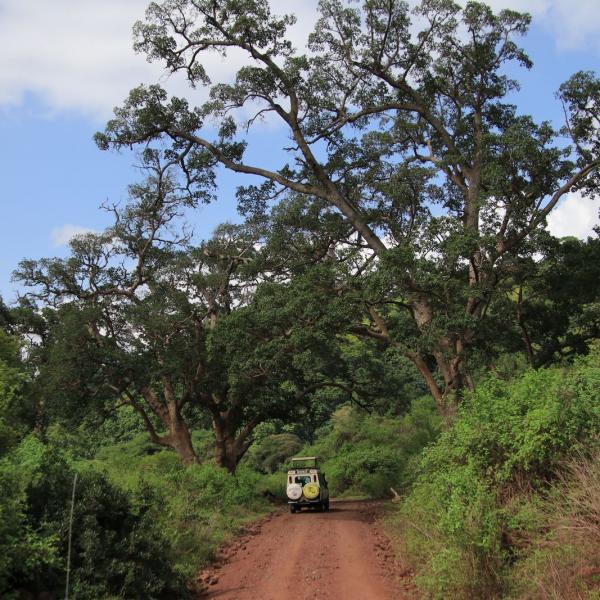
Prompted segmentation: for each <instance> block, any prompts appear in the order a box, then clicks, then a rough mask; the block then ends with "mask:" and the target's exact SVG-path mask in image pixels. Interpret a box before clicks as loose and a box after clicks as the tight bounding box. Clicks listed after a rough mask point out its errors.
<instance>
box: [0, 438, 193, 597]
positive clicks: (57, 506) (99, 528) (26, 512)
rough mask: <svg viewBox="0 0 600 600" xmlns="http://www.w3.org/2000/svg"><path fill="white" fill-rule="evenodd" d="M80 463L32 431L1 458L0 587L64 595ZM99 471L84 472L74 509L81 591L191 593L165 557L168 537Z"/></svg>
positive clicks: (75, 576)
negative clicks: (75, 466)
mask: <svg viewBox="0 0 600 600" xmlns="http://www.w3.org/2000/svg"><path fill="white" fill-rule="evenodd" d="M74 474H75V471H74V470H73V467H72V466H71V465H70V464H69V463H68V462H67V460H66V459H65V457H64V455H63V454H61V452H60V451H58V450H56V449H53V448H51V447H47V446H44V445H43V444H42V443H40V442H39V441H38V440H37V439H36V438H35V437H33V436H30V437H27V438H25V439H24V440H23V441H22V442H21V444H20V445H19V446H18V447H17V448H16V449H15V450H14V452H12V453H11V454H9V455H8V456H7V457H6V458H5V459H4V460H3V461H2V463H1V464H0V491H1V492H2V493H1V497H0V530H1V531H2V532H3V534H4V535H2V537H1V540H2V541H1V542H0V550H2V551H3V552H2V553H1V554H2V556H4V557H5V558H4V560H2V561H0V593H1V595H2V597H3V598H11V597H15V598H16V597H19V596H20V595H22V594H23V593H29V594H40V593H44V592H45V593H50V594H54V595H62V594H63V592H64V585H65V576H66V555H67V542H68V531H69V512H70V504H71V493H72V485H73V479H74ZM148 508H149V507H148V505H145V504H144V503H143V502H141V501H138V502H137V503H136V505H135V506H134V505H133V504H132V502H131V500H130V499H129V498H128V497H127V495H126V494H125V493H124V492H122V491H120V490H118V489H117V488H115V487H114V486H113V485H111V484H110V483H109V482H108V480H107V479H106V478H105V477H104V476H102V475H101V474H99V473H94V472H91V471H89V470H86V471H82V472H80V473H79V474H78V482H77V487H76V494H75V505H74V509H75V510H74V515H73V545H72V555H71V573H72V577H71V582H72V585H71V590H72V593H73V596H74V597H77V598H81V599H82V600H85V599H90V600H91V599H98V598H108V597H119V598H131V599H135V598H139V599H140V600H141V599H146V598H147V599H153V598H156V599H162V598H172V597H178V598H183V597H185V596H186V589H185V585H184V583H185V580H184V579H183V578H182V577H180V576H178V575H177V573H176V572H175V571H174V570H173V569H172V568H171V566H170V565H169V563H168V562H165V561H164V560H163V547H164V545H165V540H164V538H163V537H162V535H161V533H160V532H159V530H158V529H157V528H156V527H155V525H154V523H153V522H152V521H151V520H150V519H148V518H147V517H146V513H147V512H148Z"/></svg>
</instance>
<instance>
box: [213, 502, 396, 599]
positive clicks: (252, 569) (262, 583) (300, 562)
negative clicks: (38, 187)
mask: <svg viewBox="0 0 600 600" xmlns="http://www.w3.org/2000/svg"><path fill="white" fill-rule="evenodd" d="M373 521H374V518H373V505H372V504H370V503H366V502H332V503H331V510H330V512H328V513H320V512H312V511H311V512H301V513H299V514H295V515H292V514H289V513H283V512H281V513H278V514H276V515H275V516H273V517H271V518H270V519H268V520H266V521H264V522H263V523H262V524H261V525H260V526H258V527H257V531H254V532H252V533H251V534H250V535H248V536H245V537H243V538H241V539H240V540H238V541H237V542H236V543H235V544H234V545H233V546H231V547H230V548H229V549H226V550H225V551H224V556H223V557H222V561H223V564H222V566H221V567H217V568H215V569H213V570H211V571H209V572H205V573H204V580H205V582H206V583H207V584H208V592H207V593H206V594H205V595H204V596H202V597H203V598H211V599H218V600H250V599H252V600H286V599H293V600H308V599H309V598H310V600H402V599H404V598H405V597H406V596H405V595H404V594H403V593H402V591H401V590H400V588H399V583H398V579H397V577H396V572H395V571H396V564H395V561H394V558H393V555H392V551H391V549H390V545H389V542H388V540H387V539H386V538H385V536H384V535H383V534H382V533H381V531H380V530H379V529H378V527H377V526H376V525H375V524H374V523H373Z"/></svg>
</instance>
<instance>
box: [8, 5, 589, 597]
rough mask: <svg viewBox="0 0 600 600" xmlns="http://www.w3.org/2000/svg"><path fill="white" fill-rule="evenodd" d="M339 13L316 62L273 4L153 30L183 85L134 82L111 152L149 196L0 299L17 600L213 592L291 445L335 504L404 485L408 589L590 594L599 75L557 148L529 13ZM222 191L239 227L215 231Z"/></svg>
mask: <svg viewBox="0 0 600 600" xmlns="http://www.w3.org/2000/svg"><path fill="white" fill-rule="evenodd" d="M319 11H320V12H319V15H320V17H319V20H318V22H317V24H316V26H315V29H314V31H313V33H312V34H311V35H310V38H309V44H308V46H307V47H306V48H301V49H297V48H294V47H293V45H292V44H291V42H290V41H289V40H288V38H287V35H286V31H287V30H288V28H289V27H290V26H292V25H293V23H294V17H293V15H287V16H277V15H276V14H274V13H273V12H272V9H271V5H270V4H269V2H267V0H220V1H217V0H160V1H159V2H152V3H151V4H150V5H149V7H148V9H147V12H146V16H145V18H144V19H143V20H141V21H139V22H138V23H136V24H135V25H134V30H133V31H134V47H135V49H136V51H138V52H140V53H142V54H143V55H145V56H147V58H148V59H149V60H151V61H156V62H158V63H159V64H161V65H162V66H163V68H164V72H165V74H176V73H183V74H184V75H185V77H186V79H187V81H188V83H189V95H188V96H186V97H175V96H170V95H169V94H168V93H167V91H166V90H165V89H164V88H163V87H161V86H160V85H150V86H139V87H135V88H133V89H132V90H131V92H130V94H129V96H128V97H127V98H126V99H125V100H123V101H122V102H121V104H120V105H119V106H118V107H117V108H115V110H114V116H113V118H112V119H111V120H110V121H108V123H106V126H105V127H104V129H103V130H102V131H100V132H98V133H97V134H96V136H95V142H96V144H97V146H98V148H99V150H102V151H119V150H121V149H128V150H131V149H132V150H134V151H135V152H136V156H137V160H138V162H139V164H140V165H141V169H140V170H141V175H140V178H139V180H137V181H135V182H132V183H131V185H130V187H129V197H128V200H127V201H126V202H122V203H115V204H110V203H107V204H105V205H103V206H102V210H104V211H106V212H107V213H108V215H109V217H110V220H111V225H110V226H109V227H107V228H106V229H105V230H104V231H102V232H99V233H87V234H83V235H80V236H77V237H75V238H73V240H72V241H71V243H70V250H69V255H68V256H67V257H66V258H53V257H48V258H43V259H38V260H32V259H29V258H26V257H25V258H24V259H23V260H22V262H21V263H20V264H19V265H15V271H14V273H13V278H14V281H15V282H16V283H18V285H20V286H22V289H23V290H24V292H23V294H22V295H21V296H20V298H19V300H18V302H16V303H13V304H8V303H6V302H1V301H0V596H1V597H2V598H6V599H7V600H11V599H12V600H17V599H40V600H41V599H42V598H43V599H46V600H48V599H53V598H61V597H63V596H64V595H65V588H67V594H68V593H69V592H68V590H69V589H70V594H71V596H72V597H73V598H78V599H80V600H86V599H90V600H92V599H95V600H97V599H116V598H122V599H140V600H141V599H157V600H160V599H167V598H192V597H196V594H198V593H199V592H200V588H199V584H198V582H197V580H196V575H197V574H198V572H199V571H200V570H201V569H202V568H203V567H204V566H206V565H208V564H210V562H211V561H212V560H213V559H214V557H215V554H216V552H217V550H218V548H219V547H220V545H221V544H223V543H224V542H227V541H229V540H231V539H232V538H234V537H235V536H236V535H237V534H238V532H239V531H240V529H241V528H243V527H244V526H245V525H246V524H248V523H251V522H253V521H254V520H256V519H258V518H260V517H261V516H264V515H266V514H268V513H270V512H272V511H273V510H279V507H280V505H281V506H283V505H284V502H285V486H284V482H285V475H284V473H285V471H286V469H287V465H288V459H289V458H291V457H292V456H295V455H317V456H320V457H321V459H322V461H323V464H324V468H325V470H326V472H327V475H328V478H329V481H330V487H331V493H332V495H333V496H335V497H344V496H347V497H355V496H360V497H367V498H371V499H388V500H389V499H391V497H392V494H393V493H394V494H395V493H396V492H397V494H399V497H398V498H396V500H397V501H395V502H394V503H393V504H391V503H389V506H387V505H386V506H387V508H386V510H385V516H384V517H383V518H382V519H383V524H384V526H385V528H386V531H387V532H388V534H389V536H390V538H391V539H392V541H393V543H394V548H395V551H396V552H397V553H398V556H402V560H403V561H404V562H405V564H406V565H407V568H409V569H410V571H411V573H413V575H414V582H415V583H414V594H415V597H416V598H432V599H433V598H435V599H441V598H445V599H448V598H452V599H458V600H460V599H465V600H467V599H482V600H483V599H493V598H506V599H526V598H527V599H534V598H536V599H537V598H539V599H540V600H541V599H545V598H557V599H558V598H562V599H565V600H570V599H580V598H590V599H593V598H598V597H600V438H599V437H598V436H599V431H600V400H599V396H600V231H599V230H598V229H596V233H595V235H594V236H592V237H589V238H588V239H587V240H581V239H577V238H575V237H565V238H557V237H554V236H553V235H552V234H551V233H550V232H549V230H548V228H547V217H548V216H549V215H550V214H551V212H552V211H553V210H554V209H555V208H556V206H557V205H559V203H560V202H561V201H562V200H564V198H566V197H567V196H568V195H569V194H573V193H578V194H581V195H582V196H583V197H584V198H589V199H592V198H595V197H597V196H598V194H599V190H600V187H599V186H600V174H599V169H598V167H599V165H600V136H599V132H600V79H599V78H598V76H597V75H596V74H595V73H593V72H590V71H579V72H576V73H574V74H573V75H572V76H571V77H570V78H569V79H568V80H567V81H565V82H564V83H563V84H562V85H561V86H560V88H559V89H558V90H557V91H556V97H555V98H554V99H553V101H554V102H556V103H558V104H559V105H560V106H561V110H563V111H564V124H563V126H562V127H561V128H555V127H554V126H553V125H552V124H551V123H549V122H546V121H541V122H538V120H537V117H536V115H528V114H522V113H521V112H520V110H519V109H518V98H519V79H518V74H519V72H520V71H521V70H523V69H525V70H527V69H535V65H533V64H532V61H531V60H530V58H529V57H528V55H527V54H526V53H525V51H524V50H523V49H522V48H521V46H520V40H521V39H522V38H523V36H526V35H527V31H528V28H529V25H530V21H531V18H530V16H529V15H527V14H525V13H519V12H516V11H512V10H501V11H494V10H492V9H491V8H490V7H489V6H487V5H486V4H484V3H479V2H468V3H466V4H464V5H463V6H459V5H457V4H455V3H454V2H452V1H451V0H421V1H420V2H419V3H418V4H417V5H416V6H413V7H409V6H408V5H407V4H405V3H403V2H398V1H395V0H365V1H364V2H362V3H360V4H359V3H356V2H352V1H346V0H321V2H320V5H319ZM209 53H218V54H220V55H222V56H223V57H225V59H227V57H228V56H229V55H235V57H236V60H237V59H238V58H239V57H240V56H243V60H244V64H243V66H242V67H240V69H239V70H238V71H237V74H236V76H235V79H234V80H233V81H212V80H211V79H210V78H209V75H208V74H207V72H206V70H205V68H204V66H203V59H204V57H205V56H207V55H208V54H209ZM197 89H205V90H207V94H206V98H207V99H206V100H205V101H202V102H201V103H199V104H196V103H195V99H196V98H197V97H198V94H197ZM118 101H119V99H115V102H118ZM261 123H262V124H263V125H264V123H267V124H268V125H269V126H277V127H278V128H280V129H281V130H283V131H284V133H285V136H286V139H285V141H284V145H282V146H281V148H280V149H279V151H278V153H277V155H276V156H266V155H264V153H262V152H261V151H260V148H258V151H257V150H256V149H255V148H253V144H254V145H255V144H256V143H257V142H256V140H257V137H256V135H252V132H253V131H256V130H257V129H259V128H260V127H261V126H262V125H261ZM224 171H229V172H233V173H237V174H239V175H240V181H243V182H244V185H240V186H239V187H238V188H237V192H236V200H237V205H238V210H239V219H237V220H236V221H235V222H224V223H222V224H221V225H219V226H218V227H217V228H216V229H215V231H214V233H213V234H212V236H211V237H209V238H207V239H200V240H199V239H198V238H197V237H196V236H195V234H194V232H193V229H192V227H191V226H190V215H191V214H194V212H195V211H197V210H198V209H199V207H201V206H203V205H205V204H207V203H219V201H220V200H222V198H221V196H220V189H219V185H218V182H219V176H220V174H221V173H223V172H224ZM392 488H393V490H394V492H392V491H391V489H392Z"/></svg>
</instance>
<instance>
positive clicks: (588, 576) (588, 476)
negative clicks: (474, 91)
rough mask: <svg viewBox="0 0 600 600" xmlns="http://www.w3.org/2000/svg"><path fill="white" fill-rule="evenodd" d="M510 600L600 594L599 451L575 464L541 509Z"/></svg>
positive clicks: (561, 475)
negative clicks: (513, 599)
mask: <svg viewBox="0 0 600 600" xmlns="http://www.w3.org/2000/svg"><path fill="white" fill-rule="evenodd" d="M536 516H537V520H536V523H535V525H536V527H535V529H533V531H531V532H530V533H529V536H528V539H527V542H528V548H527V551H526V552H524V553H523V554H524V556H523V559H522V560H521V561H520V562H519V563H517V565H516V566H515V569H514V572H513V573H512V574H511V583H512V585H511V593H510V597H511V598H529V599H531V600H545V599H546V598H561V599H564V600H576V599H579V598H594V597H597V595H598V592H599V591H600V577H599V575H600V447H599V445H598V440H597V439H596V440H595V442H594V443H593V444H592V447H591V448H590V449H589V451H586V452H585V453H579V454H577V455H575V456H574V457H573V458H571V459H570V460H569V461H568V462H567V463H566V464H565V465H564V466H563V467H562V468H561V471H560V473H559V478H558V481H557V482H555V484H554V485H553V487H552V488H551V490H550V492H549V494H548V495H547V496H546V497H545V498H544V500H543V502H541V503H539V507H538V511H537V515H536Z"/></svg>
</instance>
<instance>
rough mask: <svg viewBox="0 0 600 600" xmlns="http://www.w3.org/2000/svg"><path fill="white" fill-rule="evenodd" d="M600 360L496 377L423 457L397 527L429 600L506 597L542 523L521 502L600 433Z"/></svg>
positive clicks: (599, 356)
mask: <svg viewBox="0 0 600 600" xmlns="http://www.w3.org/2000/svg"><path fill="white" fill-rule="evenodd" d="M599 359H600V353H599V352H598V349H596V350H595V351H594V352H593V353H592V354H591V355H590V356H588V357H585V358H580V359H578V360H577V361H576V363H575V365H574V366H573V367H572V368H570V369H565V368H560V367H554V368H552V369H547V370H540V371H528V372H526V373H525V374H524V375H523V376H521V377H518V378H516V379H514V380H512V381H502V380H499V379H497V378H490V379H489V380H488V381H486V382H485V383H482V384H481V385H480V386H479V387H478V389H477V391H475V392H473V393H472V394H470V395H469V397H468V398H467V400H466V402H465V404H464V406H463V407H462V408H461V409H460V411H459V413H458V416H457V418H456V422H455V423H454V424H453V426H452V427H451V428H450V429H449V430H448V431H446V432H444V433H443V434H442V435H441V436H440V437H439V439H438V440H437V442H436V443H435V444H434V445H433V446H431V447H429V448H428V449H426V450H425V452H424V454H423V457H422V460H421V462H420V471H421V474H420V475H419V478H418V479H417V481H416V483H415V486H414V488H413V489H412V491H411V493H410V495H409V496H408V497H407V498H406V500H405V501H404V503H403V506H402V509H401V518H400V521H401V523H402V528H403V531H404V533H405V536H406V544H407V547H408V551H409V553H410V554H411V555H412V557H413V560H414V562H415V564H416V565H417V567H418V570H419V573H420V577H419V579H420V582H421V584H422V586H423V587H424V589H425V590H427V591H428V593H429V594H430V596H431V597H434V598H443V597H452V598H465V599H466V598H482V599H483V598H494V597H500V596H501V594H502V591H503V588H504V586H505V577H506V574H507V569H508V566H509V565H510V564H511V562H512V561H514V559H515V556H516V555H517V554H518V552H519V544H520V542H519V537H520V536H522V535H524V532H525V531H526V530H527V528H528V527H531V526H532V522H533V523H535V520H536V518H535V513H534V512H532V510H533V508H532V506H534V505H532V504H531V502H529V501H525V500H524V499H525V498H528V495H533V498H534V499H535V498H536V497H537V494H539V493H541V492H542V491H543V490H544V488H545V486H546V483H547V481H549V480H551V479H552V477H553V476H554V474H555V473H556V471H557V469H559V467H560V465H561V461H563V460H564V458H565V457H566V456H570V455H573V454H574V453H576V452H578V451H580V450H581V449H583V448H585V446H586V445H587V444H589V441H590V439H592V438H593V436H594V435H595V433H596V432H597V431H598V429H599V428H600V409H599V405H598V402H597V398H596V394H597V390H598V389H599V387H598V386H599V385H600V364H599ZM519 495H522V498H521V500H517V499H515V497H521V496H519Z"/></svg>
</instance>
